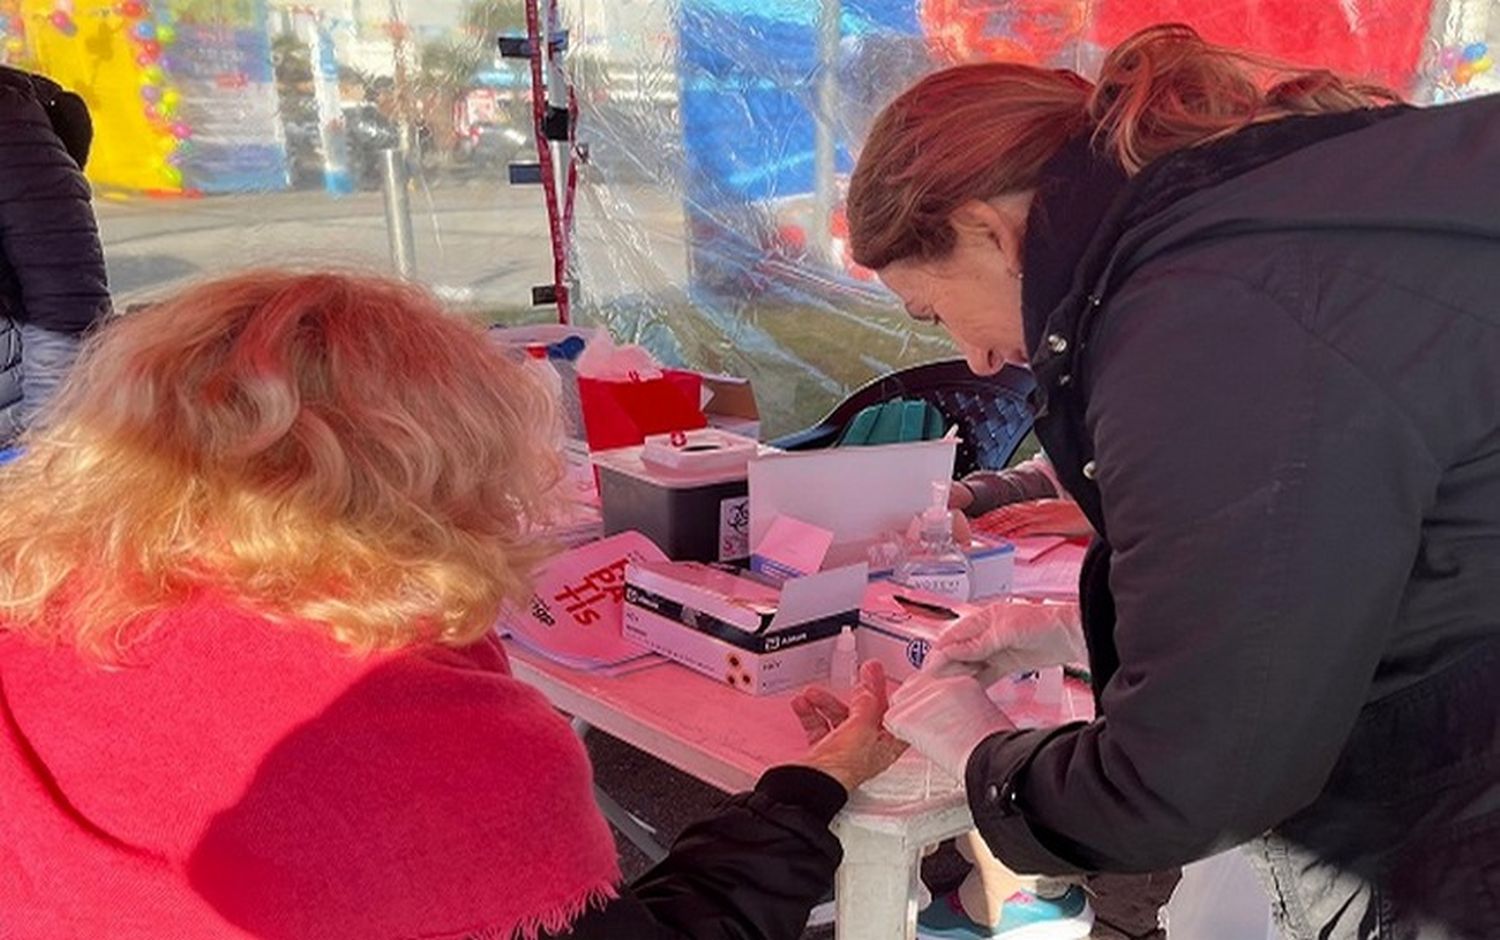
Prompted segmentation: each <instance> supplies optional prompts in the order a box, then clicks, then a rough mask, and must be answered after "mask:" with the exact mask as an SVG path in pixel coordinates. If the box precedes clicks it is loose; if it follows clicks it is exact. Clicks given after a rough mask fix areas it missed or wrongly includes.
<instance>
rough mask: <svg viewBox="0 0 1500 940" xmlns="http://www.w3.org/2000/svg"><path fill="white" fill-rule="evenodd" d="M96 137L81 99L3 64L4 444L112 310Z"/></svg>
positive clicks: (0, 436) (0, 327) (0, 358)
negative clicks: (92, 164)
mask: <svg viewBox="0 0 1500 940" xmlns="http://www.w3.org/2000/svg"><path fill="white" fill-rule="evenodd" d="M92 138H93V129H92V125H91V124H90V123H89V117H88V109H87V108H86V107H85V106H84V104H83V102H82V100H81V99H79V98H78V97H77V96H76V95H73V94H71V93H69V92H66V91H64V90H63V89H62V88H60V87H59V86H58V85H57V84H56V83H54V82H52V81H50V80H48V79H46V78H43V77H42V76H40V75H31V74H28V73H26V72H21V71H17V70H16V69H11V68H4V67H0V169H3V170H4V172H0V445H3V444H5V443H7V442H10V441H13V440H14V439H15V438H16V436H17V435H18V434H19V433H20V432H21V431H22V430H24V428H25V427H26V426H27V425H28V424H30V423H31V421H32V420H33V419H34V418H35V417H36V415H37V414H38V413H39V412H40V411H41V409H43V408H44V407H45V406H46V405H47V403H48V402H49V401H50V400H51V398H52V396H53V395H54V394H55V393H56V391H57V388H58V386H59V385H60V384H61V383H62V381H63V379H64V378H65V377H66V375H67V372H68V369H69V368H71V366H72V364H73V360H74V359H75V358H76V357H77V355H78V349H79V346H80V345H81V343H82V338H83V336H84V334H85V333H86V332H87V331H88V330H89V328H90V327H92V326H93V325H94V324H96V323H98V322H99V321H100V320H101V319H103V318H104V317H105V316H107V315H108V314H109V312H110V299H109V283H108V278H107V277H106V274H105V269H104V250H103V248H102V247H100V244H99V230H98V226H97V224H96V223H95V220H94V212H93V209H92V208H91V206H90V202H89V200H90V192H89V185H88V182H87V181H86V180H85V179H84V178H83V172H82V168H83V165H84V163H85V162H86V161H87V159H88V152H89V146H90V143H91V141H92Z"/></svg>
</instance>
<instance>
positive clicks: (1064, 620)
mask: <svg viewBox="0 0 1500 940" xmlns="http://www.w3.org/2000/svg"><path fill="white" fill-rule="evenodd" d="M1087 660H1088V649H1087V648H1086V647H1085V645H1084V642H1083V625H1082V624H1081V623H1080V622H1079V619H1078V606H1077V605H1076V604H1072V603H1064V602H1057V601H1045V600H1044V601H1033V600H1026V599H1024V598H1015V597H1008V598H1005V599H1003V600H1000V601H997V602H995V603H993V604H989V605H987V606H985V607H984V608H983V609H981V610H978V611H975V612H974V613H972V614H970V615H969V616H967V617H964V618H963V619H962V620H959V621H958V622H957V623H955V624H953V626H951V627H949V628H948V629H946V630H944V631H943V632H942V634H941V635H939V636H938V638H937V641H936V642H935V643H933V646H932V649H931V650H930V651H929V652H928V654H927V659H926V661H925V662H924V663H923V664H922V671H923V672H924V673H931V674H933V675H935V676H951V675H974V676H976V677H977V678H978V680H979V682H980V684H981V685H982V686H984V687H986V688H988V687H989V686H990V685H991V684H993V683H994V682H995V681H996V680H997V679H999V678H1001V677H1002V676H1007V675H1012V674H1014V673H1018V672H1030V671H1032V670H1035V669H1044V668H1046V667H1048V666H1058V665H1062V664H1063V663H1076V662H1086V661H1087Z"/></svg>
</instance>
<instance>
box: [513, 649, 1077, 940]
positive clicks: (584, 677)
mask: <svg viewBox="0 0 1500 940" xmlns="http://www.w3.org/2000/svg"><path fill="white" fill-rule="evenodd" d="M507 653H508V654H509V655H510V658H511V668H512V669H513V671H514V673H515V675H516V677H517V678H519V679H521V680H523V681H525V682H528V683H530V684H532V685H533V686H535V687H536V688H538V689H539V690H541V692H542V693H543V694H544V695H546V696H547V698H548V700H550V701H551V702H552V704H553V705H554V706H556V707H557V708H558V709H560V710H562V711H564V712H566V713H568V714H570V715H572V716H574V717H575V718H578V719H580V720H582V721H585V722H587V723H588V724H589V725H591V726H592V727H595V728H598V729H600V730H601V731H604V732H606V733H608V734H611V735H613V736H615V737H617V738H619V739H621V740H623V741H625V742H626V743H628V744H630V745H631V746H633V747H636V748H639V749H640V750H642V751H645V752H646V753H648V754H651V755H653V756H654V757H657V758H658V759H660V760H663V761H665V762H667V763H668V764H671V765H672V766H674V767H676V768H677V769H679V770H681V771H683V772H685V773H688V774H691V775H693V776H694V777H696V778H698V779H699V780H702V781H704V782H705V783H708V784H710V785H712V786H714V787H717V788H719V789H721V790H725V791H728V792H733V791H738V790H748V789H750V788H751V787H752V786H754V784H755V781H756V779H757V778H758V777H759V776H760V774H761V772H762V771H764V770H765V769H766V768H768V767H772V766H775V765H777V764H784V763H792V762H795V761H797V760H798V759H799V758H800V757H801V756H802V755H803V754H804V753H805V752H806V750H807V744H806V739H805V737H804V735H803V732H802V728H801V726H800V725H799V724H798V722H797V719H796V717H795V716H794V715H793V714H792V710H791V706H790V704H789V701H790V699H791V697H792V694H793V693H786V694H783V695H774V696H760V697H756V696H750V695H746V694H745V693H743V692H739V691H736V690H734V689H732V688H729V687H728V686H726V685H724V684H722V683H719V682H716V681H714V680H712V679H710V678H708V677H706V676H702V675H699V674H698V673H695V672H693V671H691V670H689V669H686V668H684V667H682V666H678V665H677V664H675V663H660V664H657V665H654V666H650V667H648V668H645V669H642V670H639V671H636V672H629V673H626V674H624V675H620V676H616V677H607V676H600V675H595V674H590V673H583V672H578V671H575V670H572V669H568V668H567V667H565V666H560V665H558V664H556V663H552V662H550V661H548V660H545V659H542V658H540V657H537V656H535V655H532V654H529V653H527V652H525V651H524V650H521V649H519V648H518V647H516V646H515V645H514V644H509V643H507ZM1036 688H1037V684H1036V683H1034V682H1032V683H1010V684H1007V683H1005V682H1002V683H1001V685H1000V686H999V687H997V689H998V690H999V694H998V695H997V701H1000V702H1001V704H1002V705H1003V707H1005V708H1006V711H1007V713H1008V714H1010V716H1011V718H1012V719H1013V720H1015V721H1016V722H1017V723H1018V724H1021V725H1022V726H1028V725H1038V724H1045V723H1057V722H1061V721H1070V720H1073V719H1075V718H1080V717H1088V715H1089V714H1091V710H1092V699H1091V698H1090V696H1089V692H1088V690H1087V689H1086V688H1085V687H1083V686H1082V685H1078V684H1075V683H1069V684H1068V685H1067V686H1066V687H1065V693H1064V696H1063V699H1062V700H1061V701H1059V702H1056V703H1052V704H1046V703H1039V702H1036V701H1035V698H1034V695H1032V694H1031V693H1034V691H1035V689H1036ZM972 827H973V819H972V817H971V816H970V815H969V806H968V802H967V800H966V799H965V797H964V793H963V786H962V784H961V783H960V782H959V781H956V780H954V779H952V778H951V777H949V776H948V775H947V774H945V773H944V772H943V771H941V770H938V769H936V768H933V767H931V765H930V764H929V763H928V762H927V761H926V759H925V758H922V757H921V756H920V755H918V754H916V753H915V752H908V753H907V754H906V755H905V756H904V757H903V758H902V759H901V760H900V761H899V762H897V764H896V765H895V766H894V767H892V768H891V769H890V770H889V771H887V772H886V773H885V774H883V775H881V776H880V777H878V778H876V779H875V780H872V781H870V782H869V783H867V784H866V785H865V786H864V787H862V788H860V790H859V791H858V792H856V793H855V794H854V795H853V796H852V797H851V798H850V800H849V804H848V805H847V806H846V807H845V809H844V811H843V812H842V813H840V814H839V816H838V818H837V819H836V820H835V821H834V824H833V830H834V832H835V834H836V835H837V836H838V838H839V840H840V842H841V843H842V844H843V847H844V863H843V865H842V866H840V868H839V871H838V876H837V880H836V883H835V918H836V928H835V929H836V936H837V937H838V938H839V940H912V938H913V937H915V935H916V904H917V880H918V875H919V871H920V866H919V861H920V857H921V852H922V849H923V848H924V847H925V846H928V845H932V844H934V843H937V842H940V841H942V840H944V839H948V838H952V837H954V836H957V835H959V834H961V833H963V832H966V831H967V830H969V829H970V828H972Z"/></svg>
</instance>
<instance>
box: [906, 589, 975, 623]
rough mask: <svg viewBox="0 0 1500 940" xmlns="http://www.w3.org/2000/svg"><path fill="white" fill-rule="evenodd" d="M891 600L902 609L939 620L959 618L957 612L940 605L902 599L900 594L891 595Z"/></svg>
mask: <svg viewBox="0 0 1500 940" xmlns="http://www.w3.org/2000/svg"><path fill="white" fill-rule="evenodd" d="M891 600H893V601H895V602H896V603H898V604H900V605H901V606H902V607H905V608H907V609H908V610H914V611H916V612H918V613H922V614H927V615H928V616H931V617H936V618H937V619H939V620H957V619H958V618H959V615H958V612H957V611H955V610H953V609H951V608H948V607H944V606H943V605H942V604H929V603H927V602H926V601H919V600H916V599H914V598H910V597H904V596H902V595H900V594H893V595H891Z"/></svg>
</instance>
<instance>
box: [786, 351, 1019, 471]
mask: <svg viewBox="0 0 1500 940" xmlns="http://www.w3.org/2000/svg"><path fill="white" fill-rule="evenodd" d="M1035 387H1036V383H1035V381H1034V380H1033V379H1032V377H1031V373H1030V372H1028V371H1027V370H1025V369H1022V368H1019V367H1016V366H1011V365H1007V366H1005V367H1004V368H1003V369H1001V370H1000V372H998V373H996V374H995V375H989V376H979V375H975V374H974V373H972V372H970V371H969V366H968V364H967V363H966V362H964V360H962V359H945V360H943V361H941V362H929V363H927V364H925V365H920V366H912V367H911V368H909V369H902V370H901V371H900V372H892V373H891V374H890V375H886V376H882V377H881V378H878V379H876V380H874V381H873V382H870V383H869V384H868V385H866V386H864V387H863V388H861V389H859V390H858V391H856V392H854V394H852V395H850V396H849V397H848V398H846V399H844V400H843V402H841V403H840V404H839V405H838V407H836V408H834V409H833V411H831V412H829V413H828V417H826V418H824V419H823V420H822V421H819V422H818V423H817V424H815V425H813V426H812V427H810V428H808V429H807V430H805V431H798V432H796V433H795V434H789V435H787V436H786V437H783V438H781V439H779V440H775V441H772V442H771V443H772V445H773V446H775V447H779V448H781V449H782V450H817V449H819V448H823V447H832V446H833V444H834V442H835V441H837V440H838V437H839V434H840V433H841V432H842V431H843V430H844V427H845V426H846V425H848V423H849V422H850V421H852V420H854V416H855V415H857V414H859V412H860V411H862V410H863V409H865V408H868V407H869V406H870V405H878V404H880V403H881V402H887V401H891V400H892V399H895V398H904V399H907V400H921V401H925V402H928V403H929V404H931V405H932V406H933V407H935V408H937V410H938V411H940V412H941V413H942V415H943V419H944V421H946V422H947V424H949V425H955V424H956V425H958V436H959V437H960V438H961V442H960V444H959V446H958V458H957V461H956V462H955V464H954V472H955V473H956V474H957V475H958V476H960V477H961V476H963V475H964V474H967V473H972V472H973V471H975V470H1003V469H1004V468H1005V467H1006V465H1007V464H1008V463H1010V459H1011V457H1012V456H1013V455H1014V454H1015V452H1016V448H1017V447H1019V446H1020V445H1021V441H1022V440H1024V439H1025V438H1026V435H1027V434H1028V433H1029V432H1030V431H1031V421H1032V414H1031V408H1030V406H1029V405H1028V404H1027V399H1028V398H1029V396H1030V395H1031V392H1032V389H1033V388H1035Z"/></svg>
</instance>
